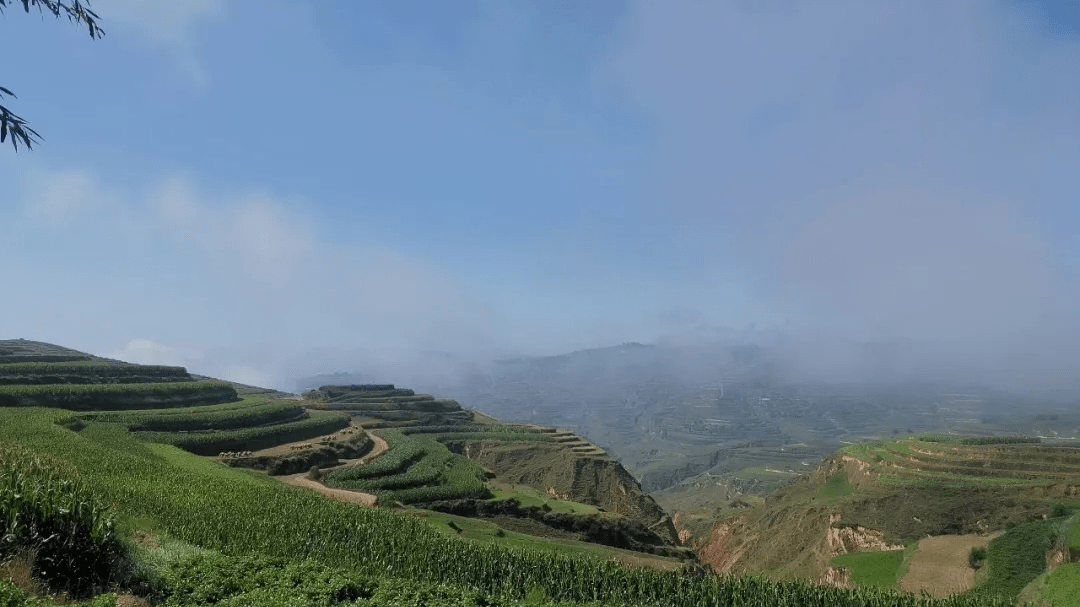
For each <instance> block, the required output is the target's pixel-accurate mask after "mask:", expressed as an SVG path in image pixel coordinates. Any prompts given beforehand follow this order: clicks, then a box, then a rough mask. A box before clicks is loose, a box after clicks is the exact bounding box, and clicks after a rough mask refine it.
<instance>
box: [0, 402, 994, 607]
mask: <svg viewBox="0 0 1080 607" xmlns="http://www.w3.org/2000/svg"><path fill="white" fill-rule="evenodd" d="M63 415H65V413H64V412H62V411H50V410H37V409H5V410H0V445H8V444H11V445H19V446H21V447H24V448H26V449H30V450H33V451H35V452H38V453H43V454H48V455H50V456H51V457H54V458H57V459H60V460H62V461H64V462H65V463H66V465H68V466H70V467H71V468H74V469H75V471H76V473H77V474H78V475H80V476H81V477H82V478H83V479H84V480H85V481H86V484H87V486H88V487H89V489H90V490H91V491H92V492H93V493H94V497H95V498H97V499H98V500H100V502H101V503H107V504H115V509H116V510H117V511H118V512H120V513H122V514H123V515H124V516H125V517H129V518H130V519H131V520H140V521H148V522H149V524H152V525H153V529H154V531H155V533H162V534H167V535H169V536H171V537H174V538H176V539H178V540H182V541H184V542H187V543H190V544H192V545H194V546H197V547H200V548H205V549H209V550H216V551H220V552H222V553H224V554H225V555H227V556H233V557H243V556H245V555H248V556H259V555H261V556H266V557H272V558H279V559H287V560H289V561H301V560H304V559H310V560H311V561H312V562H317V563H321V564H323V565H324V566H327V567H336V568H341V569H342V570H343V571H346V572H351V573H355V574H360V575H368V576H373V577H376V578H378V579H387V578H401V579H403V580H416V581H418V582H419V584H418V586H419V585H423V584H441V583H447V584H452V585H454V586H456V587H459V588H464V589H468V590H470V591H473V592H480V593H483V594H485V595H487V596H490V597H498V596H509V597H516V598H518V599H520V598H524V596H525V594H526V593H527V592H529V591H530V590H532V589H540V590H541V591H542V592H544V593H546V594H548V595H550V597H551V598H552V599H555V600H561V601H573V602H584V601H590V600H594V599H595V600H600V601H603V602H605V603H607V604H610V605H654V606H667V607H698V606H720V605H741V606H743V607H766V606H769V607H811V606H813V607H856V606H858V607H884V606H889V607H996V606H1004V605H1006V604H1007V603H1006V602H1004V601H1000V600H995V599H992V598H985V597H969V596H956V597H952V598H949V599H942V600H935V599H932V598H929V597H918V596H913V595H905V594H901V593H897V592H892V591H888V590H880V589H861V588H855V589H840V588H830V587H822V586H814V585H811V584H808V583H805V582H788V581H771V580H767V579H763V578H758V577H740V578H726V577H719V576H701V577H699V576H692V575H687V574H683V573H680V572H676V571H659V570H653V569H647V568H639V569H628V568H626V567H624V566H622V565H621V564H619V563H617V562H613V561H608V560H604V559H602V558H595V557H588V556H583V555H570V554H564V553H555V552H549V551H544V552H541V551H537V550H533V549H528V548H523V547H510V546H505V545H501V544H497V543H491V544H479V543H474V542H470V541H467V540H462V539H459V538H457V537H452V536H447V535H444V534H442V533H440V532H439V531H437V530H435V529H433V528H431V527H430V526H428V525H427V524H426V523H425V522H423V521H421V520H418V519H415V518H413V517H409V516H405V515H402V514H400V513H397V512H395V511H393V510H389V509H371V508H359V507H356V506H355V505H353V504H346V503H342V502H337V501H334V500H329V499H326V498H325V497H323V496H321V495H319V494H317V493H315V492H312V491H307V490H304V489H301V488H297V487H292V486H288V485H285V484H283V483H280V482H277V481H274V480H273V479H269V478H265V477H259V476H256V475H252V474H250V473H248V472H246V471H241V470H237V469H233V468H227V467H222V466H220V465H217V464H216V463H215V462H212V461H209V460H206V459H203V458H198V457H195V456H193V455H190V454H188V453H184V452H183V451H180V450H178V449H175V448H173V447H170V446H167V445H156V444H145V443H140V442H138V441H137V440H135V439H134V437H132V436H131V434H129V433H127V432H126V431H124V430H123V429H122V428H119V427H116V426H112V425H107V424H91V425H90V426H88V427H87V428H86V429H84V430H83V431H82V432H80V433H78V434H76V433H74V432H71V431H69V430H67V429H65V428H62V427H60V426H57V425H56V424H55V423H54V422H55V420H56V419H58V418H59V417H62V416H63ZM376 461H377V460H376ZM403 583H404V582H403ZM297 604H299V605H303V604H305V603H304V602H302V601H300V600H299V599H298V603H297ZM308 604H310V603H308ZM383 604H392V603H383ZM402 604H404V603H402ZM410 604H417V605H419V604H446V605H453V604H461V605H465V604H466V603H452V602H438V603H436V602H435V599H434V598H431V599H423V601H421V600H419V599H418V600H417V601H414V602H413V603H410ZM468 604H475V603H468ZM488 604H497V603H493V602H492V603H488Z"/></svg>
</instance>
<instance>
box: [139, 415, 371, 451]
mask: <svg viewBox="0 0 1080 607" xmlns="http://www.w3.org/2000/svg"><path fill="white" fill-rule="evenodd" d="M303 415H304V418H303V419H300V420H297V421H292V422H286V423H280V424H272V425H268V426H259V427H250V428H239V429H235V430H221V431H209V432H135V433H133V434H134V435H135V436H137V437H138V438H139V439H141V440H143V441H146V442H151V443H164V444H168V445H175V446H177V447H180V448H182V449H185V450H187V451H190V452H192V453H195V454H197V455H217V454H218V453H221V452H222V451H257V450H259V449H266V448H269V447H275V446H277V445H281V444H283V443H290V442H295V441H303V440H309V439H312V438H315V437H318V436H322V435H324V434H331V433H333V432H336V431H338V430H341V429H342V428H346V427H348V426H349V424H350V423H351V418H350V417H349V416H348V415H344V414H340V413H332V412H323V411H315V412H312V413H310V414H308V413H306V412H304V413H303Z"/></svg>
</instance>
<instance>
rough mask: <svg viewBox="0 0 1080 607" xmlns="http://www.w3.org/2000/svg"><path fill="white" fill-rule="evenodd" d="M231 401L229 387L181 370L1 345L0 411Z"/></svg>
mask: <svg viewBox="0 0 1080 607" xmlns="http://www.w3.org/2000/svg"><path fill="white" fill-rule="evenodd" d="M235 400H238V397H237V394H236V390H234V389H233V387H232V386H231V385H230V384H229V383H228V382H222V381H217V380H210V379H203V380H197V379H195V378H193V377H192V376H191V375H189V374H188V372H187V370H186V369H184V368H183V367H166V366H155V365H135V364H130V363H124V362H120V361H115V360H110V359H106V358H101V357H97V356H91V355H89V354H86V353H84V352H78V351H76V350H72V349H70V348H63V347H60V346H54V345H52V344H47V343H43V342H36V341H27V340H21V339H19V340H3V341H0V406H4V407H26V406H30V407H57V408H63V409H72V410H77V411H93V410H103V409H104V410H108V409H112V410H122V409H151V408H167V407H192V406H198V405H211V404H216V403H221V402H228V401H235Z"/></svg>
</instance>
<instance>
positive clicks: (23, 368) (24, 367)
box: [0, 360, 187, 374]
mask: <svg viewBox="0 0 1080 607" xmlns="http://www.w3.org/2000/svg"><path fill="white" fill-rule="evenodd" d="M88 369H89V370H99V369H115V370H117V371H131V370H137V371H141V372H144V373H187V370H186V369H185V368H184V367H173V366H168V365H137V364H134V363H111V362H105V361H100V360H73V361H69V362H58V363H54V362H27V363H24V362H16V363H0V373H3V374H13V373H68V372H71V373H79V372H83V371H86V370H88Z"/></svg>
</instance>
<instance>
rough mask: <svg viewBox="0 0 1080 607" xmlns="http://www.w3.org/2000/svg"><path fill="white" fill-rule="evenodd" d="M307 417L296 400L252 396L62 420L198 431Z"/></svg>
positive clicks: (139, 428) (145, 429)
mask: <svg viewBox="0 0 1080 607" xmlns="http://www.w3.org/2000/svg"><path fill="white" fill-rule="evenodd" d="M304 417H306V415H305V411H304V408H303V407H301V406H300V405H299V404H298V403H296V402H291V401H272V402H267V400H266V399H265V398H262V397H248V398H245V399H243V400H242V401H241V402H238V403H223V404H220V405H209V406H204V407H184V408H180V409H146V410H139V411H121V412H116V411H107V412H96V413H87V414H83V415H78V416H73V417H71V418H68V419H65V420H62V421H61V422H60V423H65V424H70V423H73V422H74V421H75V420H81V421H83V422H99V423H107V424H119V425H122V426H124V427H126V428H127V429H128V430H131V431H133V432H198V431H207V430H233V429H239V428H248V427H255V426H267V425H271V424H280V423H285V422H291V421H299V420H300V419H302V418H304Z"/></svg>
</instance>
